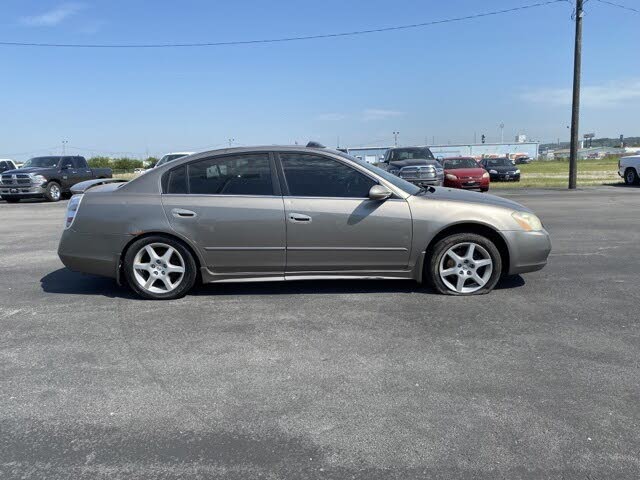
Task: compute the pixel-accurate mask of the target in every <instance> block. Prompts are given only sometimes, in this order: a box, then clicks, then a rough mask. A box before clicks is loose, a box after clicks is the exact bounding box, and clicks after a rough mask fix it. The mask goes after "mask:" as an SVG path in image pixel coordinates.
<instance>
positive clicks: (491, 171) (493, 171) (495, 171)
mask: <svg viewBox="0 0 640 480" xmlns="http://www.w3.org/2000/svg"><path fill="white" fill-rule="evenodd" d="M489 173H498V171H497V170H493V169H492V170H489Z"/></svg>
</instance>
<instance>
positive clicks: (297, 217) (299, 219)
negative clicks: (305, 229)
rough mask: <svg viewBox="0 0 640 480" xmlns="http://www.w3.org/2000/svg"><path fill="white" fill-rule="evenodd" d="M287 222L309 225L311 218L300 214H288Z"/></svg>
mask: <svg viewBox="0 0 640 480" xmlns="http://www.w3.org/2000/svg"><path fill="white" fill-rule="evenodd" d="M289 221H290V222H291V223H311V217H310V216H309V215H303V214H302V213H290V214H289Z"/></svg>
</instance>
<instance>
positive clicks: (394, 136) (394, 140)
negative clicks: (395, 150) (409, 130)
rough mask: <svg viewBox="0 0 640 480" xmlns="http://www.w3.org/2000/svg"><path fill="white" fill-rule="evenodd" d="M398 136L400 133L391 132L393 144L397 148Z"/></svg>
mask: <svg viewBox="0 0 640 480" xmlns="http://www.w3.org/2000/svg"><path fill="white" fill-rule="evenodd" d="M398 135H400V132H393V143H394V145H395V146H396V147H397V146H398Z"/></svg>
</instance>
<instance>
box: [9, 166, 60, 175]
mask: <svg viewBox="0 0 640 480" xmlns="http://www.w3.org/2000/svg"><path fill="white" fill-rule="evenodd" d="M50 170H55V167H28V168H16V169H14V170H6V171H4V172H2V174H3V175H14V174H18V173H42V172H47V171H50Z"/></svg>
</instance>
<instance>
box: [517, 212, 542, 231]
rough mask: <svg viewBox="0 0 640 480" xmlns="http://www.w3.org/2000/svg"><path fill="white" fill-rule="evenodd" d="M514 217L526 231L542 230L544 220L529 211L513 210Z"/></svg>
mask: <svg viewBox="0 0 640 480" xmlns="http://www.w3.org/2000/svg"><path fill="white" fill-rule="evenodd" d="M511 216H512V217H513V219H514V220H515V221H516V222H518V225H520V226H521V227H522V229H523V230H524V231H525V232H537V231H540V230H542V222H541V221H540V219H539V218H538V217H536V216H535V215H534V214H533V213H529V212H513V213H512V214H511Z"/></svg>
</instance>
